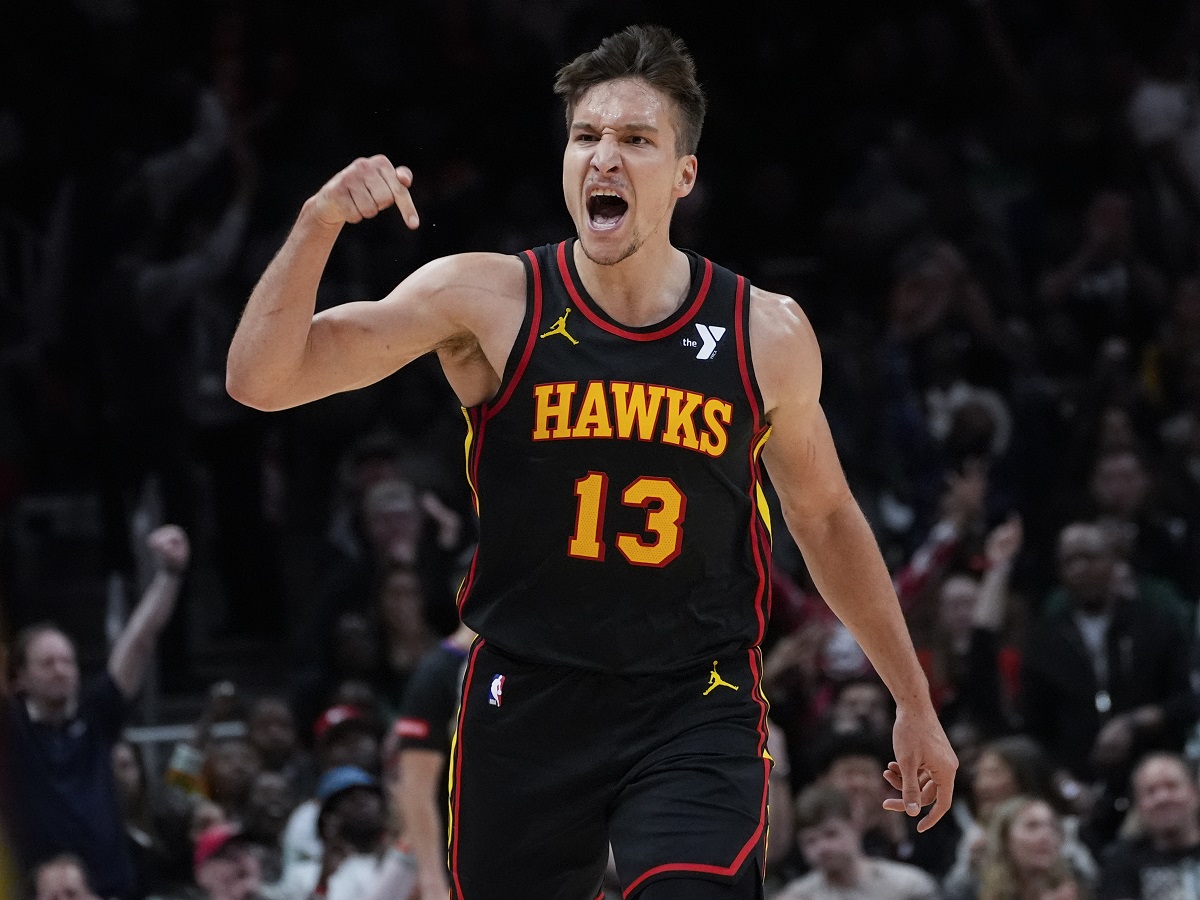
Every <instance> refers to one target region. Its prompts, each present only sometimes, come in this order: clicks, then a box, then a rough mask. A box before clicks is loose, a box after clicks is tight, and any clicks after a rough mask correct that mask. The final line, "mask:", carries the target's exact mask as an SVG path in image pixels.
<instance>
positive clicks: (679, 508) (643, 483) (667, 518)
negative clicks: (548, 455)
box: [567, 472, 687, 567]
mask: <svg viewBox="0 0 1200 900" xmlns="http://www.w3.org/2000/svg"><path fill="white" fill-rule="evenodd" d="M575 499H576V501H577V502H576V506H575V533H574V534H572V535H571V539H570V541H568V542H567V555H568V556H572V557H574V558H575V559H590V560H595V561H597V562H600V561H603V559H604V551H605V545H604V540H603V534H602V532H603V530H604V507H605V505H606V503H607V502H608V476H607V475H606V474H604V473H603V472H588V473H587V475H585V476H584V477H583V478H580V479H577V480H576V482H575ZM621 503H622V504H623V505H624V506H640V507H642V508H643V509H644V510H646V526H645V532H646V534H631V533H629V532H620V533H619V534H618V535H617V539H616V544H617V549H618V550H620V551H621V555H623V556H624V557H625V558H626V559H627V560H629V562H631V563H632V564H633V565H635V566H657V567H661V566H665V565H666V564H667V563H669V562H671V560H673V559H675V557H677V556H678V555H679V552H680V550H681V549H682V548H683V517H684V513H685V512H686V511H687V498H686V497H685V496H684V495H683V492H682V491H680V490H679V488H678V487H676V485H675V482H673V481H672V480H671V479H670V478H654V477H651V476H649V475H643V476H642V477H641V478H638V479H635V480H634V481H633V482H632V483H631V484H630V485H629V486H628V487H626V488H625V490H624V491H622V492H621ZM647 534H650V535H653V540H650V541H647V540H646V537H647Z"/></svg>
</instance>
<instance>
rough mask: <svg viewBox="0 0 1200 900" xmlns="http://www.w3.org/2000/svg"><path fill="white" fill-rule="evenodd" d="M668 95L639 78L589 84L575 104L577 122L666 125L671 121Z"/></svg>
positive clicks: (662, 126) (604, 125)
mask: <svg viewBox="0 0 1200 900" xmlns="http://www.w3.org/2000/svg"><path fill="white" fill-rule="evenodd" d="M670 111H671V108H670V101H669V100H668V99H667V97H666V95H664V94H663V93H661V92H660V91H658V90H656V89H655V88H653V87H651V86H650V85H649V84H647V83H646V82H644V81H642V80H640V79H637V78H620V79H617V80H616V81H605V82H603V83H602V84H598V85H596V86H595V87H591V88H588V90H587V91H585V92H584V94H583V96H582V97H580V98H579V102H578V103H577V104H576V105H575V113H574V116H573V119H574V122H575V123H576V124H581V125H590V126H592V127H595V128H614V127H623V126H625V127H627V126H629V125H631V124H634V123H638V124H644V125H652V126H654V127H656V128H666V127H669V126H670V124H671V116H670Z"/></svg>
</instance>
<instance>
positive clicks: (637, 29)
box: [554, 25, 707, 156]
mask: <svg viewBox="0 0 1200 900" xmlns="http://www.w3.org/2000/svg"><path fill="white" fill-rule="evenodd" d="M618 78H639V79H641V80H642V81H645V82H646V83H647V84H649V85H650V86H651V87H653V88H655V89H656V90H659V91H662V92H663V93H664V94H666V95H667V96H668V97H670V98H671V100H672V101H673V102H674V104H675V108H676V110H678V121H677V122H676V123H675V124H676V129H677V136H676V140H675V152H676V154H677V155H679V156H685V155H687V154H689V153H695V152H696V147H697V146H699V144H700V129H701V127H703V125H704V111H705V109H706V107H707V101H706V100H705V99H704V91H703V90H702V89H701V88H700V83H699V82H698V81H697V80H696V63H695V61H694V60H693V59H692V56H691V54H690V53H688V49H687V47H686V46H685V45H684V43H683V41H682V40H680V39H679V38H677V37H676V36H675V35H674V34H672V33H671V32H670V31H668V30H667V29H666V28H663V27H662V26H660V25H630V26H629V27H628V28H626V29H625V30H624V31H621V32H618V33H617V34H614V35H611V36H609V37H606V38H605V39H604V40H602V41H601V42H600V46H598V47H597V48H596V49H595V50H590V51H588V52H587V53H581V54H580V55H579V56H577V57H575V59H573V60H572V61H571V62H569V63H568V64H567V65H565V66H563V67H562V68H561V69H559V70H558V77H557V78H556V79H555V80H554V93H556V94H558V96H560V97H562V98H563V100H564V102H565V103H566V105H567V127H568V128H570V127H571V119H572V117H573V116H574V115H575V105H576V104H577V103H578V102H579V100H580V98H582V97H583V95H584V93H586V92H587V91H588V90H589V89H590V88H593V87H595V86H596V85H598V84H604V83H605V82H606V81H615V80H617V79H618Z"/></svg>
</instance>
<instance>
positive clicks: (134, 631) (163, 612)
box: [108, 569, 182, 697]
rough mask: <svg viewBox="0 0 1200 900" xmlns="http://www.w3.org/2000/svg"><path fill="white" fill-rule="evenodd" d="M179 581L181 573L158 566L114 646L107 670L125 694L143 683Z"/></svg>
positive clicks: (168, 617) (172, 609)
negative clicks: (147, 665)
mask: <svg viewBox="0 0 1200 900" xmlns="http://www.w3.org/2000/svg"><path fill="white" fill-rule="evenodd" d="M181 581H182V573H175V572H169V571H167V570H165V569H164V570H160V571H159V572H158V573H157V574H156V575H155V576H154V579H153V580H152V581H151V582H150V586H149V587H148V588H146V593H145V594H143V595H142V601H141V602H140V603H139V604H138V606H137V609H135V610H134V611H133V615H132V616H131V617H130V619H129V623H128V624H127V625H126V626H125V629H124V630H123V631H122V632H121V636H120V637H119V638H117V642H116V644H115V645H114V646H113V649H112V653H111V655H110V656H109V659H108V672H109V675H111V676H112V679H113V681H114V682H116V685H117V687H118V688H119V689H120V691H121V693H122V694H124V695H125V696H126V697H132V696H133V695H134V694H136V693H137V692H138V690H139V689H140V688H141V686H142V679H143V677H144V676H145V673H146V664H147V663H148V662H149V660H150V656H151V654H152V653H153V652H154V642H155V641H156V640H157V639H158V635H159V632H161V631H162V629H163V626H164V625H166V624H167V620H168V619H170V618H171V613H172V612H174V610H175V601H176V600H177V599H178V597H179V587H180V583H181Z"/></svg>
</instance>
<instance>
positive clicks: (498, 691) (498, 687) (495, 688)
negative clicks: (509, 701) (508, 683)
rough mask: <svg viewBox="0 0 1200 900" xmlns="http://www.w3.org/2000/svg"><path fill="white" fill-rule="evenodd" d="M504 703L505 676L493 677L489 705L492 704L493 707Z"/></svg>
mask: <svg viewBox="0 0 1200 900" xmlns="http://www.w3.org/2000/svg"><path fill="white" fill-rule="evenodd" d="M503 702H504V676H503V675H493V676H492V689H491V697H490V698H489V699H488V703H490V704H491V705H492V706H499V705H500V704H501V703H503Z"/></svg>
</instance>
